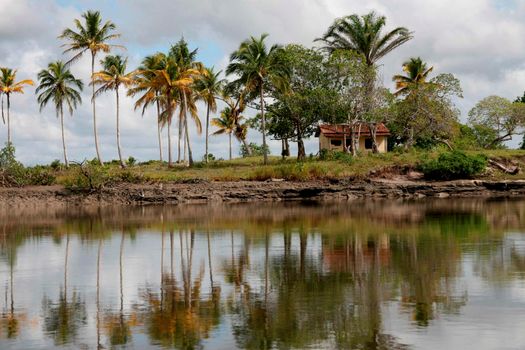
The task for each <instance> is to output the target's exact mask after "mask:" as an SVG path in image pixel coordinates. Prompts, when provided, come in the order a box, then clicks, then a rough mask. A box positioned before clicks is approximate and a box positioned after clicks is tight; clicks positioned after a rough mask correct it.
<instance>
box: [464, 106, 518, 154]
mask: <svg viewBox="0 0 525 350" xmlns="http://www.w3.org/2000/svg"><path fill="white" fill-rule="evenodd" d="M468 121H469V124H470V125H472V126H475V127H482V128H485V129H488V130H492V133H493V135H495V137H493V138H492V139H491V140H490V141H489V142H486V143H485V144H484V145H483V147H485V148H492V147H495V146H497V145H498V144H501V143H502V142H504V141H508V140H511V139H512V136H513V135H517V134H521V133H523V131H522V130H521V129H522V127H523V126H524V125H525V103H522V102H514V103H512V102H511V101H509V100H508V99H506V98H504V97H499V96H489V97H486V98H484V99H483V100H481V101H479V102H478V103H477V104H476V106H474V108H472V109H471V110H470V112H469V119H468Z"/></svg>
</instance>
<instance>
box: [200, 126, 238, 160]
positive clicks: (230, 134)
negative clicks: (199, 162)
mask: <svg viewBox="0 0 525 350" xmlns="http://www.w3.org/2000/svg"><path fill="white" fill-rule="evenodd" d="M228 137H229V138H230V160H232V133H231V132H230V133H229V134H228ZM206 160H207V158H206Z"/></svg>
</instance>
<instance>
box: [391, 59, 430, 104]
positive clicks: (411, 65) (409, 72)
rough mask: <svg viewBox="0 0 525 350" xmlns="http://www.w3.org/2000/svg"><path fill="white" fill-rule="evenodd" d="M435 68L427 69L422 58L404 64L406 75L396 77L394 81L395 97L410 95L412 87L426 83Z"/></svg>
mask: <svg viewBox="0 0 525 350" xmlns="http://www.w3.org/2000/svg"><path fill="white" fill-rule="evenodd" d="M433 69H434V67H427V64H426V63H425V62H423V60H422V59H421V57H417V58H414V57H412V58H410V59H409V60H408V61H406V62H405V63H403V71H404V72H405V73H406V75H394V77H393V78H392V80H393V81H394V82H395V83H396V90H397V91H396V92H395V95H403V94H406V93H408V91H409V90H410V88H411V87H414V86H418V85H420V84H424V83H426V80H427V78H428V75H429V74H430V72H432V70H433Z"/></svg>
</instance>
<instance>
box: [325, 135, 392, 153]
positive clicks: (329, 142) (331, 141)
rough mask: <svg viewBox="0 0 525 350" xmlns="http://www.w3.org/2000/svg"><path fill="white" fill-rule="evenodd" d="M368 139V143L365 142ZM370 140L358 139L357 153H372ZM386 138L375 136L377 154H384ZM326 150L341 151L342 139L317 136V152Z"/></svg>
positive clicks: (347, 140)
mask: <svg viewBox="0 0 525 350" xmlns="http://www.w3.org/2000/svg"><path fill="white" fill-rule="evenodd" d="M367 139H369V141H367ZM371 141H372V140H371V139H370V138H369V137H366V136H361V137H360V138H359V145H358V151H361V152H371V151H372V142H371ZM346 142H347V144H348V145H349V144H350V138H347V139H346ZM387 143H388V136H377V147H378V150H379V153H386V152H387V151H388V147H387ZM322 149H326V150H329V151H341V152H342V151H343V139H342V138H337V139H336V138H328V137H326V135H324V134H320V135H319V150H322Z"/></svg>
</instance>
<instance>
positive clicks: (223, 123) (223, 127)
mask: <svg viewBox="0 0 525 350" xmlns="http://www.w3.org/2000/svg"><path fill="white" fill-rule="evenodd" d="M211 124H212V125H213V126H216V127H217V128H219V130H217V131H215V132H214V133H213V135H222V134H228V137H229V144H230V160H231V159H232V133H233V132H234V131H235V127H236V124H235V119H234V118H233V114H232V110H231V108H230V107H225V108H224V109H223V110H222V112H221V115H220V117H219V118H213V119H212V120H211Z"/></svg>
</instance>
